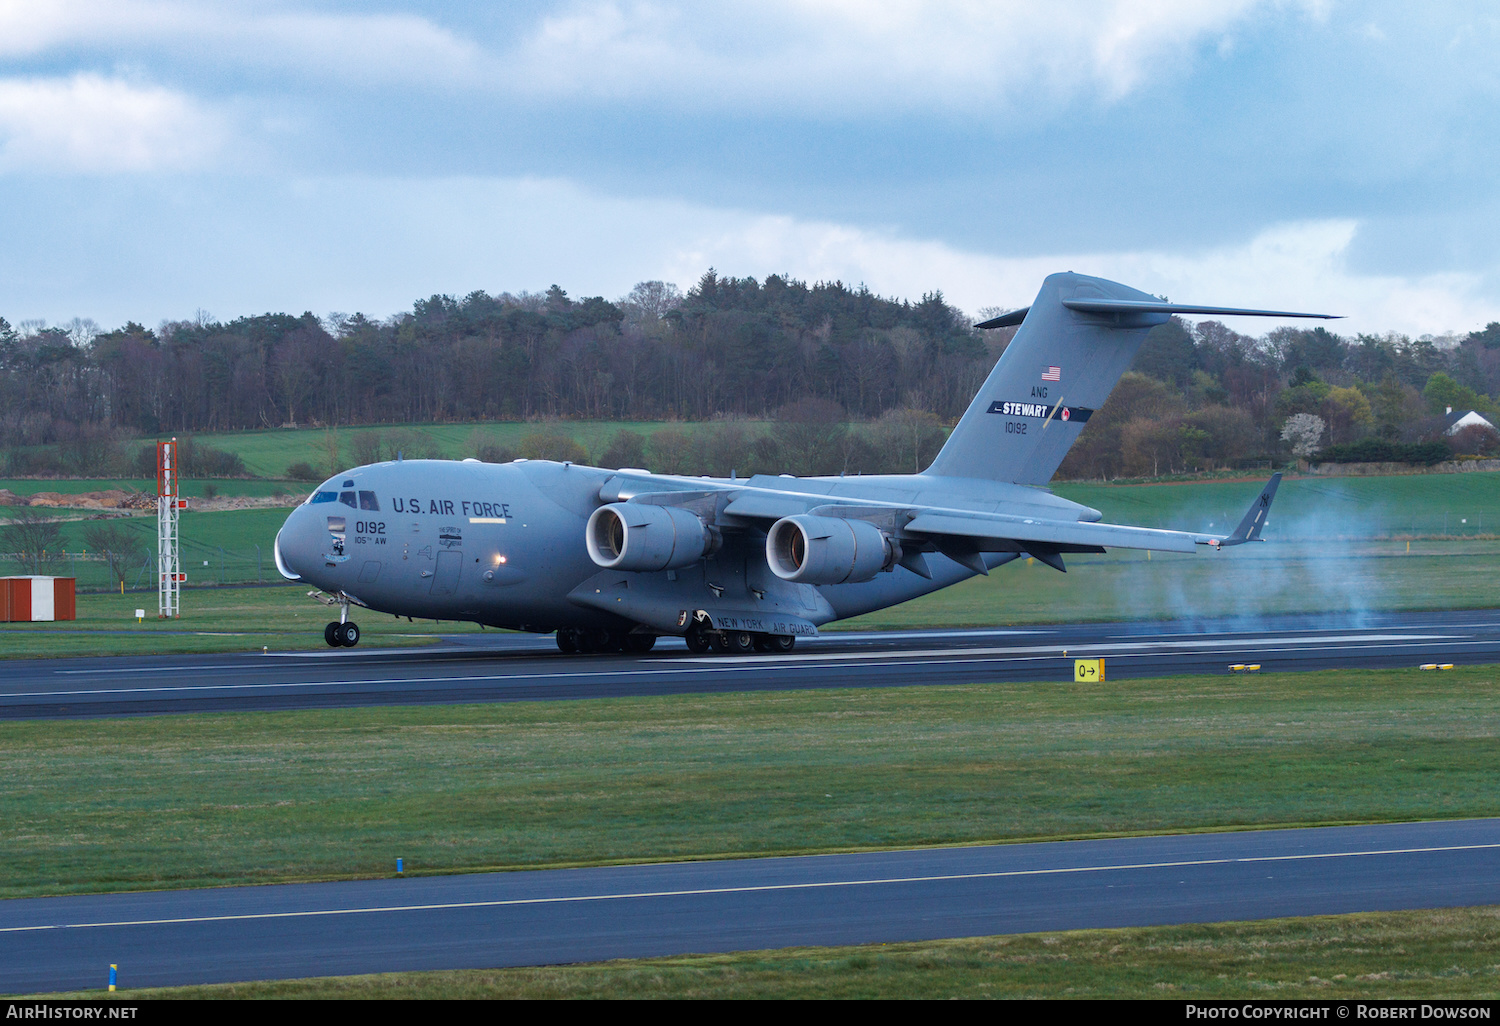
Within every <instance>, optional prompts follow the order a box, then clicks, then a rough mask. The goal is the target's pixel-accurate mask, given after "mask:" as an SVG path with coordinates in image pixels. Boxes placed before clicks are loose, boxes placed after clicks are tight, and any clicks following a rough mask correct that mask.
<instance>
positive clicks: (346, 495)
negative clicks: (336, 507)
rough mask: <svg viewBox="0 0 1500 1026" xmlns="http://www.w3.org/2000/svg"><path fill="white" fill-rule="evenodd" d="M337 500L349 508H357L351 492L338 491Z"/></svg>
mask: <svg viewBox="0 0 1500 1026" xmlns="http://www.w3.org/2000/svg"><path fill="white" fill-rule="evenodd" d="M339 501H340V502H342V503H343V504H344V505H345V506H348V507H349V508H350V509H359V505H358V504H357V503H356V502H355V501H354V493H353V492H339Z"/></svg>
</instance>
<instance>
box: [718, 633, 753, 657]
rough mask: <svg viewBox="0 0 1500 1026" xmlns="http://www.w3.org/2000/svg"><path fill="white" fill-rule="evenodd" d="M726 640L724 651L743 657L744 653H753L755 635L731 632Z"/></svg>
mask: <svg viewBox="0 0 1500 1026" xmlns="http://www.w3.org/2000/svg"><path fill="white" fill-rule="evenodd" d="M726 640H727V641H728V646H727V648H726V649H725V651H728V652H732V653H734V654H735V655H744V654H745V653H746V652H754V651H755V635H754V634H751V633H750V632H749V631H733V632H731V633H730V634H729V635H728V636H727V638H726Z"/></svg>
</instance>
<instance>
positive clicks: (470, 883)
mask: <svg viewBox="0 0 1500 1026" xmlns="http://www.w3.org/2000/svg"><path fill="white" fill-rule="evenodd" d="M1495 902H1500V820H1493V819H1491V820H1465V821H1455V822H1447V823H1415V824H1395V825H1383V826H1364V827H1333V828H1324V829H1315V830H1266V831H1257V832H1249V833H1223V834H1195V835H1187V836H1173V837H1143V838H1130V839H1116V840H1102V841H1068V842H1054V843H1049V844H1013V845H993V846H983V847H969V848H937V849H924V850H917V851H898V852H879V853H869V854H859V855H825V856H808V857H802V858H777V859H754V860H743V861H731V862H693V863H675V864H661V865H647V866H627V867H611V868H600V869H580V870H553V871H546V872H518V873H496V874H475V875H468V876H446V877H427V878H411V879H389V880H374V881H361V882H354V883H331V884H302V885H290V886H277V887H242V888H224V889H216V890H198V891H161V892H151V893H136V894H117V895H103V896H88V897H68V898H38V899H22V900H13V901H7V902H4V903H0V951H3V952H4V953H5V957H4V958H0V992H6V993H30V992H46V991H58V990H69V989H83V988H97V987H101V986H103V985H104V983H105V982H107V976H108V968H109V964H110V963H116V964H118V965H119V967H120V982H121V984H122V985H123V986H125V987H146V986H161V985H171V984H189V983H210V982H225V981H234V980H256V979H278V978H293V977H306V976H322V975H343V974H351V973H370V972H393V971H403V970H424V969H461V968H482V967H498V966H518V965H547V964H557V963H568V962H585V961H598V960H603V959H611V958H639V957H651V956H662V955H672V954H684V953H689V952H700V953H706V952H725V951H743V950H756V949H762V948H782V947H790V946H796V945H836V944H864V943H879V942H896V941H916V940H928V939H934V938H942V937H968V936H987V935H993V934H1003V933H1024V932H1034V931H1045V930H1067V929H1079V928H1090V927H1121V926H1149V925H1160V924H1172V923H1194V922H1217V921H1225V920H1246V919H1263V918H1271V917H1278V916H1303V915H1322V914H1337V913H1345V912H1357V911H1378V910H1390V909H1417V908H1436V907H1445V906H1456V905H1482V904H1491V903H1495Z"/></svg>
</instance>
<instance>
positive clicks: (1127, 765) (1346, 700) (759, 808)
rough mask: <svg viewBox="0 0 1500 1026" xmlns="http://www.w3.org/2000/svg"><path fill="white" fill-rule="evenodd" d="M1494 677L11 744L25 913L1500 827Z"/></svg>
mask: <svg viewBox="0 0 1500 1026" xmlns="http://www.w3.org/2000/svg"><path fill="white" fill-rule="evenodd" d="M1497 697H1500V677H1497V671H1496V668H1494V667H1467V668H1459V669H1457V670H1453V671H1451V672H1449V673H1445V674H1440V675H1439V674H1423V673H1421V672H1420V671H1418V670H1415V669H1413V670H1410V671H1369V672H1362V673H1348V672H1322V673H1304V674H1284V675H1283V674H1271V675H1265V676H1262V677H1259V678H1255V679H1248V678H1239V677H1228V676H1224V677H1182V678H1171V679H1163V680H1135V681H1129V682H1125V683H1122V684H1117V685H1114V684H1112V685H1105V686H1088V685H1075V684H1072V683H1070V682H1068V683H1063V682H1060V683H1055V684H1049V683H1039V684H994V685H986V686H969V687H912V688H890V689H879V690H854V691H828V692H786V693H746V694H733V695H716V696H677V697H671V698H625V699H608V700H603V699H601V700H594V701H588V702H545V703H516V704H502V705H474V706H431V707H412V708H372V709H351V710H337V711H333V710H328V711H323V710H320V711H302V712H285V713H243V714H239V715H232V716H231V715H223V716H221V715H206V714H200V715H193V716H177V717H145V718H134V719H116V720H89V721H78V722H52V721H48V722H11V723H4V724H0V807H3V808H4V809H5V810H6V816H5V817H4V820H3V822H0V843H3V847H4V850H5V852H6V873H5V875H4V877H3V879H0V897H18V896H23V895H37V894H60V893H73V892H85V891H87V892H97V891H114V890H133V889H151V888H161V887H182V886H209V885H219V884H247V883H270V882H278V881H289V880H308V879H338V878H364V877H378V876H385V875H389V874H390V873H391V872H392V870H393V868H394V865H395V860H396V858H397V857H398V856H399V857H401V858H404V859H405V860H406V867H407V871H408V873H415V874H420V873H426V872H453V871H461V870H477V869H486V868H506V867H540V866H559V865H577V864H597V863H620V862H628V861H634V860H661V859H685V858H709V857H723V856H734V855H768V854H773V853H794V852H804V853H805V852H818V851H843V850H859V849H875V848H886V847H907V846H915V845H928V844H951V843H968V842H978V841H995V840H1019V839H1023V838H1026V839H1039V838H1058V837H1082V836H1099V835H1117V834H1135V833H1159V832H1177V831H1192V830H1214V829H1224V828H1232V827H1245V826H1251V827H1255V826H1271V825H1291V824H1320V823H1351V822H1381V821H1405V820H1421V819H1433V818H1464V817H1475V816H1493V815H1500V792H1497V790H1496V789H1495V787H1494V752H1495V744H1496V739H1497V734H1500V703H1497V701H1496V699H1497Z"/></svg>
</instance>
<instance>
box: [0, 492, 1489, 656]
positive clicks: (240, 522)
mask: <svg viewBox="0 0 1500 1026" xmlns="http://www.w3.org/2000/svg"><path fill="white" fill-rule="evenodd" d="M283 519H284V515H283V512H282V511H279V510H244V511H236V512H229V513H202V514H188V515H186V516H184V517H183V520H182V524H183V536H184V550H185V557H186V558H185V562H186V564H187V572H188V580H189V583H190V584H192V585H197V584H199V583H202V582H209V583H212V582H214V581H216V580H219V579H221V574H222V579H225V580H229V581H236V580H238V581H244V580H247V579H248V580H250V581H254V580H255V579H256V575H257V572H259V573H260V575H261V576H262V577H263V578H264V579H265V580H267V581H273V580H279V578H278V577H277V576H276V570H275V567H274V564H273V561H272V557H271V544H270V539H272V538H274V537H275V529H276V528H278V527H279V526H280V525H281V522H282V520H283ZM84 523H86V522H84ZM84 523H75V524H70V525H68V527H69V530H70V531H74V532H76V531H78V530H81V529H82V527H83V526H84ZM131 526H133V527H135V528H136V529H139V530H148V529H152V528H153V527H154V523H153V522H152V521H150V520H147V519H137V520H135V521H132V522H131ZM256 537H261V538H263V539H265V540H264V541H263V547H262V550H261V553H260V565H259V568H257V563H256V553H255V551H254V550H253V549H246V548H243V547H239V548H235V547H230V546H226V547H225V552H224V555H223V557H222V559H223V568H222V569H221V555H220V552H219V549H218V547H217V546H216V545H214V544H213V543H214V542H215V541H222V542H227V543H230V545H234V544H238V545H240V546H243V544H244V542H245V541H246V540H248V539H253V538H256ZM1407 546H1408V543H1406V542H1350V543H1342V542H1341V543H1338V544H1336V545H1332V546H1330V547H1329V549H1328V550H1327V551H1326V552H1325V551H1323V550H1322V549H1320V548H1319V547H1318V546H1314V545H1290V544H1283V545H1280V546H1273V545H1257V546H1244V547H1242V548H1238V549H1233V550H1225V551H1224V552H1219V553H1213V552H1202V553H1199V554H1197V555H1194V556H1187V555H1173V554H1166V555H1163V554H1160V553H1158V554H1155V555H1154V556H1153V557H1152V558H1151V559H1149V560H1148V559H1147V558H1146V556H1145V555H1144V554H1142V553H1136V552H1115V553H1110V554H1108V555H1103V556H1075V557H1072V558H1071V559H1070V562H1069V571H1068V573H1066V574H1060V573H1058V572H1057V571H1055V570H1053V569H1051V568H1050V567H1047V566H1044V565H1042V564H1040V563H1036V562H1034V561H1027V560H1024V559H1023V560H1017V561H1015V562H1013V563H1010V564H1008V565H1006V566H1003V567H1000V568H999V569H997V570H995V571H994V572H993V573H991V574H990V575H989V576H988V577H981V578H976V579H973V580H969V581H965V582H963V583H960V584H957V585H954V586H953V587H951V588H946V589H944V590H942V591H939V592H935V593H934V594H932V595H928V596H926V597H924V598H920V599H917V600H915V601H913V602H908V603H905V604H903V605H899V606H894V607H892V608H890V609H885V610H880V611H878V612H874V613H869V614H866V615H864V616H860V617H854V618H852V619H849V620H844V621H840V622H839V623H836V624H831V625H829V628H825V629H832V630H835V631H837V630H888V629H906V628H926V627H971V626H981V627H982V626H995V625H1025V624H1043V623H1058V622H1071V621H1089V620H1121V619H1153V618H1169V617H1183V618H1196V617H1233V616H1261V615H1268V614H1279V613H1317V612H1327V611H1334V612H1339V613H1349V612H1358V611H1369V612H1377V611H1387V610H1413V609H1418V610H1420V609H1492V608H1494V607H1495V606H1497V605H1500V542H1495V541H1481V540H1472V541H1417V542H1412V543H1410V549H1411V551H1410V553H1409V554H1408V552H1407ZM205 559H207V560H208V561H209V565H208V566H207V567H205V566H203V565H202V561H203V560H205ZM18 570H19V568H17V567H15V566H14V564H9V565H7V563H6V562H5V561H0V573H6V572H18ZM51 572H53V573H59V572H60V573H63V574H65V575H67V574H70V572H72V573H76V575H77V576H78V577H79V580H80V586H92V587H94V588H99V589H102V588H106V587H108V586H109V583H110V582H109V578H108V576H107V570H106V568H105V566H104V564H103V563H101V562H97V561H91V560H88V559H76V560H64V561H61V562H59V563H56V564H54V565H53V566H52V568H51ZM151 578H152V575H151V573H150V572H149V571H148V572H147V573H145V574H144V575H139V574H136V575H133V576H132V577H131V583H132V585H133V584H134V582H135V581H136V580H137V579H139V580H141V581H142V582H143V583H144V584H145V585H146V586H147V587H146V589H144V590H138V591H137V590H128V591H127V592H126V593H125V594H124V595H120V594H118V593H117V592H114V591H94V592H91V593H85V594H80V595H79V597H78V620H76V621H74V622H71V623H69V622H59V623H46V624H19V623H17V624H0V658H5V657H10V658H15V657H21V656H26V657H36V656H65V655H111V654H140V653H147V652H159V653H166V652H230V651H245V650H258V649H260V648H262V647H269V648H271V649H273V650H277V651H285V650H293V649H308V648H318V647H320V646H322V645H323V640H322V634H321V629H322V625H323V624H324V623H325V622H327V620H328V619H330V618H331V612H330V611H329V610H328V608H327V607H324V606H321V605H318V604H316V603H314V602H312V601H311V600H309V599H308V598H307V591H308V590H309V589H308V587H307V586H306V585H295V584H287V585H276V586H269V585H268V586H266V587H189V588H187V589H185V590H184V591H183V592H182V618H181V619H180V620H175V621H170V622H166V623H161V622H158V621H156V620H155V619H154V618H155V615H156V592H155V590H154V588H151V587H150V585H151ZM138 608H145V609H146V611H147V613H148V614H149V615H150V617H151V619H149V620H148V622H147V623H145V624H137V623H136V622H135V616H134V612H135V610H136V609H138ZM354 616H355V619H356V620H358V622H359V624H360V626H361V627H362V628H363V629H364V638H363V640H362V641H361V642H360V644H361V645H405V644H412V643H413V641H412V639H411V638H410V637H409V636H410V635H412V634H418V635H421V636H423V637H432V636H435V635H437V634H451V633H462V632H469V631H477V630H479V629H480V628H479V627H477V626H476V625H474V624H469V623H462V622H454V621H445V622H443V623H442V624H434V623H432V622H431V621H428V622H425V623H422V622H418V623H415V624H413V623H408V622H407V621H406V620H404V619H397V618H394V617H391V616H389V615H387V614H384V613H374V612H369V611H360V612H357V613H355V614H354ZM102 632H108V633H102Z"/></svg>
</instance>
